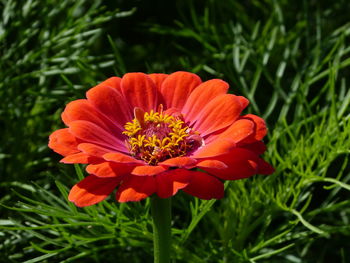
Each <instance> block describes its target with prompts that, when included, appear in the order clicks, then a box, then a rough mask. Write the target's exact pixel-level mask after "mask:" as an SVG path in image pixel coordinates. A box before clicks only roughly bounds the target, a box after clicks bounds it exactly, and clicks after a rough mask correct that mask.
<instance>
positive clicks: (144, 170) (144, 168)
mask: <svg viewBox="0 0 350 263" xmlns="http://www.w3.org/2000/svg"><path fill="white" fill-rule="evenodd" d="M166 170H168V168H167V167H163V166H150V165H141V166H136V167H135V168H134V169H133V170H132V172H131V173H132V174H133V175H138V176H151V175H156V174H159V173H162V172H164V171H166Z"/></svg>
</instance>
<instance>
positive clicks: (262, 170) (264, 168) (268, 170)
mask: <svg viewBox="0 0 350 263" xmlns="http://www.w3.org/2000/svg"><path fill="white" fill-rule="evenodd" d="M274 172H275V169H274V168H273V167H272V166H271V165H270V164H269V163H267V162H266V161H265V160H263V159H261V158H259V159H258V174H272V173H274Z"/></svg>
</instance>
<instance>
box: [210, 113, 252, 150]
mask: <svg viewBox="0 0 350 263" xmlns="http://www.w3.org/2000/svg"><path fill="white" fill-rule="evenodd" d="M254 127H255V125H254V123H253V122H252V121H250V120H247V119H240V120H237V121H235V122H234V123H233V124H232V125H231V126H230V127H228V128H227V129H226V130H225V131H223V132H220V131H219V132H217V133H216V134H210V135H209V136H208V138H207V139H205V142H208V143H210V142H212V141H214V140H217V139H225V138H229V139H230V140H232V141H234V142H235V143H236V144H238V143H239V142H241V141H243V140H244V139H246V138H247V137H248V136H250V135H251V134H253V133H254Z"/></svg>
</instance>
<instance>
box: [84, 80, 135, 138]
mask: <svg viewBox="0 0 350 263" xmlns="http://www.w3.org/2000/svg"><path fill="white" fill-rule="evenodd" d="M86 97H87V98H88V100H89V102H90V103H91V104H92V105H93V106H94V107H96V108H97V109H98V110H99V111H100V112H102V113H103V114H104V115H105V116H107V117H108V118H109V119H110V120H111V122H112V123H114V124H115V125H116V126H117V127H118V128H119V130H121V131H123V130H124V125H125V123H127V122H128V121H130V120H132V119H133V115H132V111H131V110H130V108H129V104H128V103H127V101H126V100H125V99H124V97H123V96H122V94H121V93H120V92H119V91H118V90H116V89H113V88H110V87H106V86H100V85H99V86H97V87H95V88H92V89H90V90H89V91H88V92H87V93H86ZM115 132H116V131H115Z"/></svg>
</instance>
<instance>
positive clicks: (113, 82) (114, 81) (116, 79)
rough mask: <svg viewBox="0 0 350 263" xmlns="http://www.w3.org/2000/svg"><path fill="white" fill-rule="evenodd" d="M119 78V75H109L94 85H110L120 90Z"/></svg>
mask: <svg viewBox="0 0 350 263" xmlns="http://www.w3.org/2000/svg"><path fill="white" fill-rule="evenodd" d="M121 80H122V79H121V78H119V77H111V78H109V79H106V80H105V81H103V82H101V83H100V84H98V85H96V86H95V88H96V87H110V88H113V89H116V90H119V91H120V82H121Z"/></svg>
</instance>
